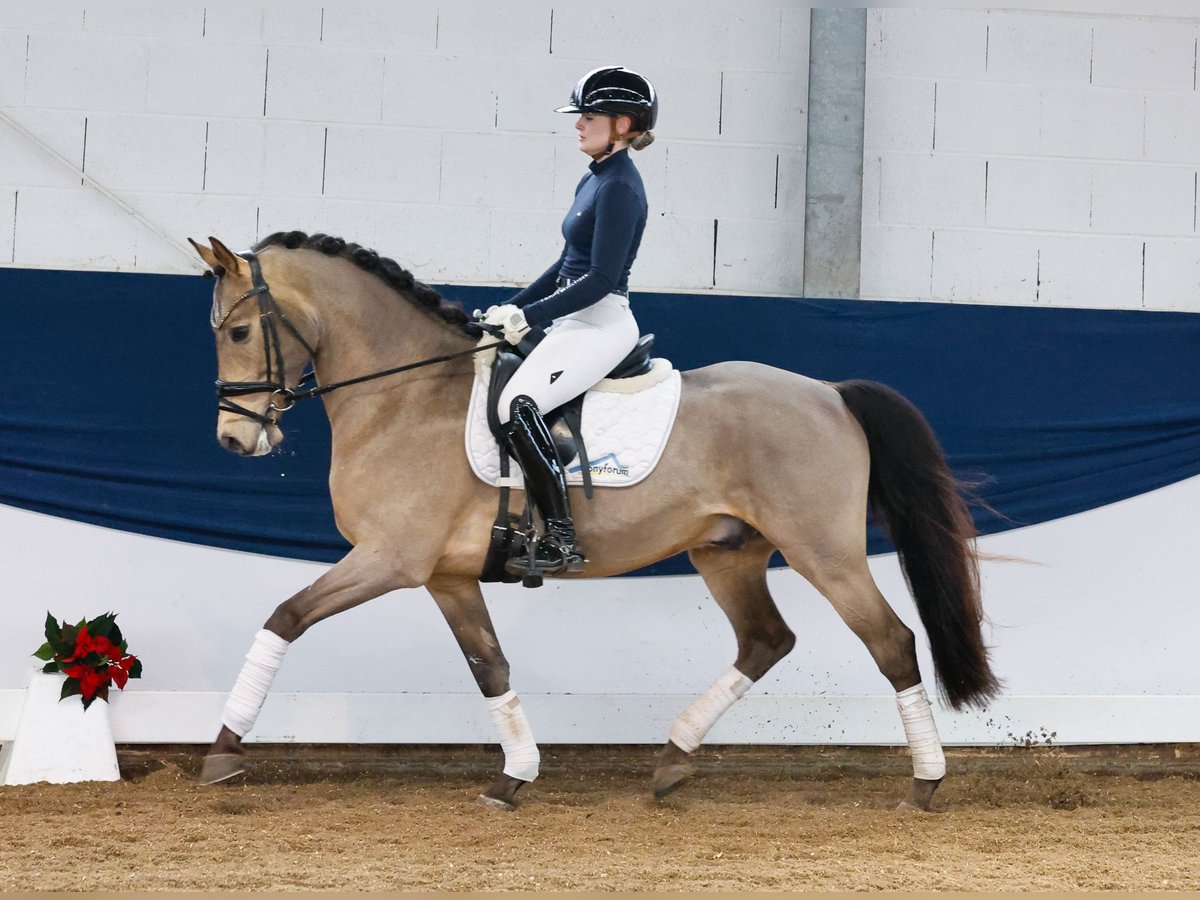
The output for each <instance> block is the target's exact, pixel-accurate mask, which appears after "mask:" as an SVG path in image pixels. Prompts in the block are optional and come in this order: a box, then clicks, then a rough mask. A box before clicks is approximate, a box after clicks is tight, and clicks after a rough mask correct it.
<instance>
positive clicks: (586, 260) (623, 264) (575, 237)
mask: <svg viewBox="0 0 1200 900" xmlns="http://www.w3.org/2000/svg"><path fill="white" fill-rule="evenodd" d="M588 168H589V169H591V171H590V172H589V173H588V174H587V175H585V176H583V180H582V181H580V182H579V185H578V187H576V188H575V202H574V203H573V204H571V208H570V210H568V212H567V216H566V218H565V219H563V226H562V232H563V237H564V238H565V239H566V245H565V246H564V247H563V252H562V255H561V256H559V258H558V260H557V261H556V262H555V263H554V265H552V266H551V267H550V268H549V269H547V270H546V271H545V272H543V273H542V274H541V275H540V276H539V277H538V278H537V279H536V280H535V281H533V282H532V283H531V284H530V285H529V286H528V287H527V288H525V289H524V290H523V291H520V292H519V293H518V294H516V295H515V296H514V297H513V298H512V300H511V301H510V302H511V303H514V304H516V305H517V306H519V307H521V308H522V309H523V310H524V312H525V321H527V322H528V323H529V324H530V325H538V326H544V325H548V324H549V323H550V322H552V321H553V320H554V319H557V318H559V317H560V316H565V315H568V314H570V313H573V312H578V311H579V310H581V309H585V308H586V307H588V306H591V305H592V304H593V303H595V302H596V301H597V300H599V299H600V298H601V297H605V296H607V295H608V294H611V293H612V292H614V291H618V292H621V293H625V292H627V291H628V290H629V271H630V269H632V268H633V261H634V259H635V258H636V257H637V251H638V247H639V245H640V244H641V242H642V232H643V231H644V230H645V228H646V216H647V211H648V208H649V207H648V205H647V203H646V190H645V188H644V187H643V186H642V176H641V175H640V174H639V173H638V170H637V168H636V167H635V166H634V164H633V160H631V159H630V158H629V151H628V150H621V151H619V152H617V153H614V154H613V155H612V156H610V157H608V158H607V159H604V160H601V161H600V162H593V163H592V164H591V165H590V166H588ZM559 278H569V279H571V280H572V282H573V283H572V284H571V285H570V286H569V287H567V288H564V289H563V290H561V291H557V293H556V290H557V287H558V280H559ZM576 279H578V280H576Z"/></svg>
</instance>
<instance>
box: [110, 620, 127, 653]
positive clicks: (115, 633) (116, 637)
mask: <svg viewBox="0 0 1200 900" xmlns="http://www.w3.org/2000/svg"><path fill="white" fill-rule="evenodd" d="M114 618H115V616H114ZM108 639H109V640H110V641H112V642H113V643H114V644H116V645H117V646H118V647H120V646H121V645H122V644H124V643H125V637H124V635H122V634H121V626H119V625H118V624H117V623H116V622H113V624H112V628H110V629H109V631H108Z"/></svg>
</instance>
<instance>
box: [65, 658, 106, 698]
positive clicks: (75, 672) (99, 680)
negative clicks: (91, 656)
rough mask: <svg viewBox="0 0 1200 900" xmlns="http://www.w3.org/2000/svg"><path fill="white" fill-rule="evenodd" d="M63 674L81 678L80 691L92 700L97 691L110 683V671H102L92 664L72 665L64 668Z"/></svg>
mask: <svg viewBox="0 0 1200 900" xmlns="http://www.w3.org/2000/svg"><path fill="white" fill-rule="evenodd" d="M63 674H64V675H66V676H67V677H68V678H77V679H78V680H79V691H80V693H81V694H83V699H85V700H91V699H92V698H93V697H94V696H96V691H98V690H100V688H102V687H104V685H106V684H108V682H109V677H108V673H107V672H104V673H100V672H97V671H96V670H95V669H93V668H92V667H91V666H83V665H80V666H71V667H70V668H68V669H63Z"/></svg>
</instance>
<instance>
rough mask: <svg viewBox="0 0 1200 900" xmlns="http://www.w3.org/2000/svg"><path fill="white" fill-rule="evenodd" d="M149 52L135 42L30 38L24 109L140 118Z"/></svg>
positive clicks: (132, 39) (44, 35) (48, 36)
mask: <svg viewBox="0 0 1200 900" xmlns="http://www.w3.org/2000/svg"><path fill="white" fill-rule="evenodd" d="M148 46H149V42H148V41H146V40H144V39H142V38H135V37H113V36H110V35H85V34H79V35H75V34H47V33H35V34H31V35H30V38H29V60H28V63H27V67H26V70H25V105H26V106H45V107H52V108H59V109H84V110H88V111H89V112H96V111H111V112H141V111H142V110H144V109H145V108H146V64H147V57H148Z"/></svg>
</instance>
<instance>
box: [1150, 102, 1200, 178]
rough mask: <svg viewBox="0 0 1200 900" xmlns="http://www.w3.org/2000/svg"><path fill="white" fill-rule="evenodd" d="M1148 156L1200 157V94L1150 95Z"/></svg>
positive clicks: (1168, 158)
mask: <svg viewBox="0 0 1200 900" xmlns="http://www.w3.org/2000/svg"><path fill="white" fill-rule="evenodd" d="M1146 159H1148V160H1155V161H1162V162H1195V161H1196V160H1200V95H1196V94H1181V93H1153V94H1147V96H1146Z"/></svg>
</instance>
